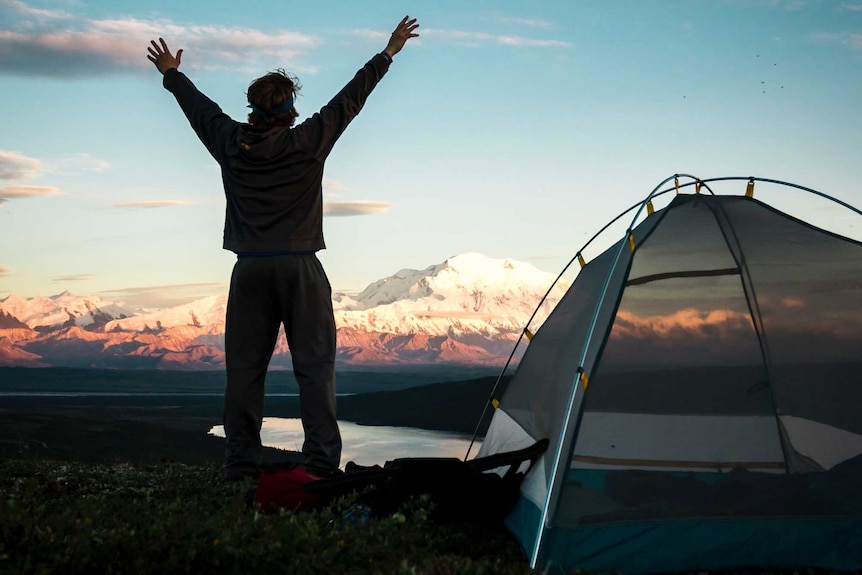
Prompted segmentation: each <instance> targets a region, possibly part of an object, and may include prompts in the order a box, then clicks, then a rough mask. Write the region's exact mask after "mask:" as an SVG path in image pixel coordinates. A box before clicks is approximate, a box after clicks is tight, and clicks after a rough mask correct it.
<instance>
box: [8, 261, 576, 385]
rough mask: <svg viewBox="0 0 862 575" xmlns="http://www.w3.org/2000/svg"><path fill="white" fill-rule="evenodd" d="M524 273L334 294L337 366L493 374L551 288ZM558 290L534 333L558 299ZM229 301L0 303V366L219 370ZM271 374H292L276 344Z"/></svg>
mask: <svg viewBox="0 0 862 575" xmlns="http://www.w3.org/2000/svg"><path fill="white" fill-rule="evenodd" d="M554 277H555V276H554V275H552V274H549V273H547V272H543V271H540V270H538V269H537V268H535V267H534V266H532V265H531V264H529V263H524V262H518V261H514V260H511V259H502V260H500V259H492V258H488V257H486V256H483V255H481V254H474V253H469V254H462V255H458V256H453V257H451V258H448V259H447V260H446V261H444V262H442V263H440V264H436V265H432V266H429V267H426V268H425V269H421V270H414V269H403V270H401V271H399V272H397V273H395V274H394V275H391V276H388V277H385V278H383V279H380V280H378V281H376V282H374V283H372V284H371V285H369V286H368V287H366V288H365V289H364V290H362V291H361V292H360V293H358V294H356V295H348V294H344V293H335V294H333V302H332V303H333V309H334V312H335V322H336V327H337V329H338V335H337V342H338V343H337V345H338V348H337V362H338V364H340V365H342V366H384V365H387V366H389V365H415V364H470V365H483V366H496V365H502V364H503V363H504V362H505V360H506V358H507V357H508V356H509V354H510V353H511V352H512V349H513V346H514V345H515V342H516V341H517V339H518V337H519V336H520V334H521V332H522V331H523V329H524V327H525V326H526V323H527V321H528V320H529V318H530V316H531V315H532V314H533V312H534V311H535V310H536V306H537V305H538V304H539V301H540V300H541V298H542V296H543V295H544V294H545V293H546V292H547V290H548V288H549V287H550V285H551V284H552V282H553V280H554ZM565 287H566V286H563V285H558V286H556V287H555V288H554V289H553V290H552V291H551V293H550V294H549V295H548V297H547V299H546V300H545V302H544V303H543V304H542V308H541V309H540V310H538V313H537V314H536V317H535V318H534V320H533V322H532V323H531V325H530V326H529V327H530V329H531V330H533V331H535V329H536V328H537V327H538V325H540V324H541V322H542V321H544V319H545V318H546V317H547V314H548V313H550V311H551V310H552V309H553V308H554V306H555V305H556V304H557V302H558V301H559V299H560V298H561V297H562V295H563V293H564V292H565ZM226 305H227V295H226V294H224V295H217V296H210V297H206V298H203V299H199V300H196V301H192V302H190V303H186V304H183V305H179V306H176V307H171V308H165V309H160V310H157V311H149V310H141V309H132V308H130V307H128V306H126V305H125V304H124V303H122V302H112V301H107V300H104V299H102V298H101V297H99V296H80V295H73V294H71V293H69V292H63V293H61V294H59V295H56V296H51V297H43V296H39V297H33V298H29V299H25V298H21V297H18V296H16V295H10V296H9V297H7V298H6V299H4V300H2V301H0V366H30V367H46V366H53V367H100V368H121V369H220V368H223V367H224V316H225V308H226ZM272 365H273V366H274V367H282V368H289V367H290V350H289V349H288V347H287V343H286V341H285V339H284V336H283V335H280V337H279V338H278V344H277V345H276V349H275V353H274V354H273V359H272Z"/></svg>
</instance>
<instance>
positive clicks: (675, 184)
mask: <svg viewBox="0 0 862 575" xmlns="http://www.w3.org/2000/svg"><path fill="white" fill-rule="evenodd" d="M673 187H674V188H676V194H677V195H679V178H677V177H674V179H673Z"/></svg>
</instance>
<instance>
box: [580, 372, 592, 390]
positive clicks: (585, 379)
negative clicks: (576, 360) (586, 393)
mask: <svg viewBox="0 0 862 575" xmlns="http://www.w3.org/2000/svg"><path fill="white" fill-rule="evenodd" d="M581 383H582V384H583V386H584V390H586V389H587V387H589V385H590V380H589V378H588V377H587V374H586V372H583V371H582V372H581Z"/></svg>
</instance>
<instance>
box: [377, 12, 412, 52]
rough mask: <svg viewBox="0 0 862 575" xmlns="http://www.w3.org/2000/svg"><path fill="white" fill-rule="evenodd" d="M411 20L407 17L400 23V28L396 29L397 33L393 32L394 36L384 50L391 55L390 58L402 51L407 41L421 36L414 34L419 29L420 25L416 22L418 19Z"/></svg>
mask: <svg viewBox="0 0 862 575" xmlns="http://www.w3.org/2000/svg"><path fill="white" fill-rule="evenodd" d="M409 18H410V16H405V17H404V18H403V19H402V20H401V22H399V23H398V26H396V27H395V31H394V32H392V36H391V37H390V38H389V44H387V45H386V48H385V49H384V50H383V51H384V52H386V53H387V54H389V57H390V58H391V57H392V56H395V54H397V53H398V52H400V51H401V48H403V47H404V44H406V43H407V40H409V39H410V38H416V37H417V36H419V34H416V33H415V32H414V30H416V28H418V27H419V24H418V23H417V22H416V18H413V19H409Z"/></svg>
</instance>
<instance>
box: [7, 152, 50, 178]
mask: <svg viewBox="0 0 862 575" xmlns="http://www.w3.org/2000/svg"><path fill="white" fill-rule="evenodd" d="M40 165H41V163H40V162H39V160H37V159H36V158H29V157H27V156H25V155H23V154H19V153H18V152H9V151H6V150H0V180H18V179H24V178H32V177H33V176H35V175H36V173H37V172H38V171H39V167H40Z"/></svg>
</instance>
